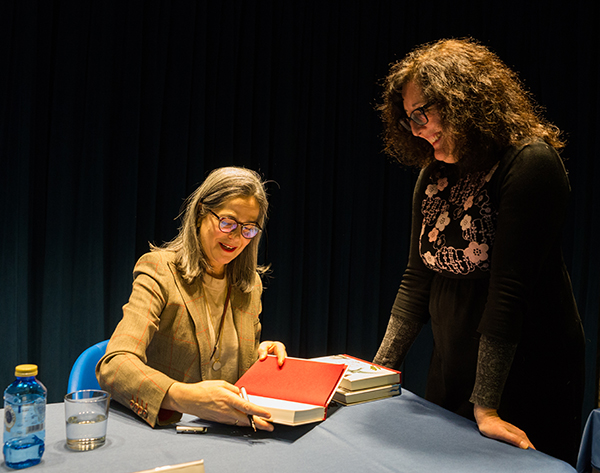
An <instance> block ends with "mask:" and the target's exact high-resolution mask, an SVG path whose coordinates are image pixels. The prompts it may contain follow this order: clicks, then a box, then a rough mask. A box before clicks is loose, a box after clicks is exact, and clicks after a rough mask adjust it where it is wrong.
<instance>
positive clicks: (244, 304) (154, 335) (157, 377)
mask: <svg viewBox="0 0 600 473" xmlns="http://www.w3.org/2000/svg"><path fill="white" fill-rule="evenodd" d="M174 256H175V254H174V253H173V252H168V251H155V252H150V253H147V254H145V255H144V256H142V257H141V258H140V259H139V261H138V262H137V264H136V265H135V268H134V271H133V278H134V280H133V289H132V292H131V296H130V298H129V302H128V303H127V304H125V306H123V318H122V320H121V321H120V322H119V324H118V325H117V328H116V329H115V331H114V333H113V335H112V337H111V338H110V342H109V343H108V346H107V350H106V354H105V355H104V357H103V358H102V359H101V360H100V361H99V362H98V365H97V367H96V376H97V378H98V382H99V383H100V386H102V388H103V389H105V390H106V391H108V392H109V393H110V394H111V395H112V397H113V398H114V399H115V400H117V401H118V402H119V403H121V404H123V405H125V406H129V407H130V408H131V409H132V410H133V411H134V412H136V413H137V414H138V415H139V416H140V417H142V418H143V419H145V420H146V421H147V422H148V423H149V424H150V425H151V426H153V427H154V426H155V425H156V423H159V424H163V423H169V422H176V421H178V420H179V419H180V418H181V415H180V414H177V413H175V414H173V415H171V416H170V418H168V417H169V416H168V415H167V416H166V417H167V418H168V419H167V418H165V412H164V411H162V412H161V416H160V420H159V419H158V416H159V410H160V405H161V404H162V401H163V398H164V396H165V394H166V393H167V390H168V389H169V387H170V386H171V384H173V383H174V382H175V381H180V382H185V383H196V382H199V381H202V380H203V379H206V378H207V370H208V369H210V367H209V359H210V355H211V352H212V348H213V347H212V345H211V343H210V335H209V328H208V324H209V323H210V322H209V317H208V314H207V313H206V304H205V302H204V293H203V291H202V283H201V282H194V283H192V284H187V283H186V282H185V281H184V280H183V279H182V278H181V275H180V273H179V271H178V270H177V268H176V267H175V264H174V262H173V261H174ZM261 295H262V282H261V279H260V277H259V275H258V274H257V275H256V279H255V285H254V288H253V290H252V292H251V293H248V294H244V293H242V292H241V291H239V290H236V289H232V291H231V302H230V303H231V308H232V312H233V323H234V325H235V327H236V330H237V335H238V340H239V376H241V375H242V374H243V373H245V372H246V370H247V369H248V368H249V367H250V366H251V365H252V364H253V363H254V362H255V361H256V359H257V358H258V353H257V350H258V345H259V342H260V331H261V324H260V320H259V314H260V312H261V310H262V305H261Z"/></svg>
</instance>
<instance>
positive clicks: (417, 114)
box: [400, 102, 433, 132]
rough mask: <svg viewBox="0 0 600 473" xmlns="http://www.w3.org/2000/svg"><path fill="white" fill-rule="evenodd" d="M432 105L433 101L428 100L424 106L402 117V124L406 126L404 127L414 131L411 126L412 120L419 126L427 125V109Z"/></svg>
mask: <svg viewBox="0 0 600 473" xmlns="http://www.w3.org/2000/svg"><path fill="white" fill-rule="evenodd" d="M432 105H433V102H428V103H426V104H425V105H423V106H422V107H419V108H415V109H414V110H413V111H412V112H411V114H410V115H409V116H408V117H404V118H401V119H400V124H401V125H402V126H403V127H404V129H406V130H408V131H410V132H412V128H411V126H410V122H411V120H412V121H413V122H415V123H416V124H417V125H419V126H423V125H427V124H428V123H429V118H427V114H426V113H425V110H427V109H428V108H429V107H431V106H432Z"/></svg>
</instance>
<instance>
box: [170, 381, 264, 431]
mask: <svg viewBox="0 0 600 473" xmlns="http://www.w3.org/2000/svg"><path fill="white" fill-rule="evenodd" d="M161 408H163V409H170V410H173V411H177V412H181V413H185V414H191V415H195V416H197V417H199V418H201V419H204V420H210V421H215V422H220V423H222V424H232V425H245V426H249V425H250V421H249V420H248V415H252V416H255V417H254V423H255V424H256V428H257V429H261V430H268V431H269V432H270V431H272V430H273V425H272V424H271V423H270V422H267V421H266V420H265V418H266V419H269V418H270V417H271V414H270V413H269V412H268V411H267V410H265V409H263V408H262V407H260V406H257V405H256V404H252V403H251V402H248V401H244V399H242V398H241V397H240V390H239V389H238V387H237V386H234V385H233V384H230V383H228V382H226V381H219V380H215V381H200V382H199V383H177V382H176V383H173V384H172V385H171V387H170V388H169V390H168V391H167V394H166V396H165V398H164V399H163V402H162V405H161Z"/></svg>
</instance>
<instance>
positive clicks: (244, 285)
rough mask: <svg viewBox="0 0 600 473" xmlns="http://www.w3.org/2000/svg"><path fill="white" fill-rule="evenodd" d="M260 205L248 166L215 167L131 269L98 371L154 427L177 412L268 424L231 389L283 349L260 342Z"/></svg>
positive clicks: (260, 188) (257, 183) (261, 194)
mask: <svg viewBox="0 0 600 473" xmlns="http://www.w3.org/2000/svg"><path fill="white" fill-rule="evenodd" d="M267 208H268V202H267V196H266V192H265V189H264V184H263V182H262V181H261V179H260V177H259V176H258V174H256V173H255V172H253V171H250V170H247V169H243V168H236V167H226V168H220V169H216V170H214V171H213V172H212V173H211V174H210V175H209V176H208V177H207V179H206V180H205V181H204V183H203V184H202V185H201V186H200V187H199V188H198V189H197V190H196V191H195V192H194V193H193V194H192V195H191V196H190V197H189V198H188V201H187V206H186V209H185V212H184V214H183V219H182V220H183V221H182V226H181V228H180V231H179V234H178V235H177V237H176V238H175V239H174V240H173V241H171V242H169V243H166V244H164V245H163V246H161V247H156V246H153V245H151V251H150V252H149V253H147V254H145V255H143V256H142V257H141V258H140V259H139V261H138V262H137V264H136V265H135V268H134V272H133V278H134V280H133V288H132V292H131V296H130V298H129V302H128V303H127V304H126V305H125V306H124V307H123V318H122V320H121V321H120V322H119V324H118V325H117V328H116V329H115V331H114V333H113V335H112V337H111V339H110V342H109V343H108V347H107V350H106V354H105V356H104V357H103V358H102V359H101V360H100V362H99V363H98V366H97V367H96V376H97V378H98V382H99V383H100V386H102V388H103V389H105V390H106V391H108V392H109V393H110V394H111V395H112V396H113V398H114V399H115V400H117V401H118V402H120V403H121V404H124V405H126V406H130V408H131V409H132V410H133V411H134V412H136V413H137V414H138V415H139V416H140V417H142V418H143V419H144V420H146V421H147V422H148V423H149V424H150V425H151V426H152V427H154V426H155V425H156V424H159V425H163V424H168V423H172V422H177V421H178V420H179V419H181V414H182V413H188V414H192V415H195V416H198V417H200V418H202V419H206V420H212V421H217V422H222V423H226V424H234V425H249V418H248V415H251V416H256V417H255V419H254V420H255V424H256V427H257V428H260V429H263V430H269V431H270V430H273V426H272V424H271V423H269V422H267V421H266V420H265V418H266V419H268V418H269V417H270V414H269V412H268V411H266V410H265V409H263V408H261V407H259V406H256V405H254V404H252V403H250V402H248V401H244V400H243V399H242V398H241V397H240V396H239V390H238V388H237V387H236V386H234V385H233V383H235V382H236V381H237V380H238V378H239V377H240V376H241V375H242V374H243V373H244V372H246V370H248V368H250V366H251V365H252V364H253V363H254V362H255V361H256V360H257V358H258V359H261V360H262V359H265V358H266V356H267V354H269V353H273V354H275V355H276V356H277V358H278V361H279V364H280V365H281V364H283V362H284V360H285V357H286V351H285V347H284V345H283V344H282V343H280V342H272V341H263V342H262V343H259V341H260V332H261V324H260V319H259V314H260V312H261V308H262V306H261V294H262V282H261V279H260V274H261V273H262V272H264V270H265V268H263V267H260V266H258V263H257V254H258V244H259V240H260V235H261V231H262V227H263V225H264V223H265V220H266V214H267Z"/></svg>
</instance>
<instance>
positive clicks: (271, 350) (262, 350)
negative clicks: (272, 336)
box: [258, 341, 287, 366]
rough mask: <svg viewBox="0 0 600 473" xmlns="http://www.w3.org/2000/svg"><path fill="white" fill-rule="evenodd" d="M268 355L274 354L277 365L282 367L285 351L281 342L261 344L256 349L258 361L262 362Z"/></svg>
mask: <svg viewBox="0 0 600 473" xmlns="http://www.w3.org/2000/svg"><path fill="white" fill-rule="evenodd" d="M268 354H274V355H276V356H277V363H278V364H279V366H283V363H284V361H285V358H286V356H287V352H286V351H285V345H284V344H283V343H281V342H271V341H265V342H262V343H261V344H260V345H259V347H258V359H259V360H260V361H262V360H264V359H265V358H266V357H267V355H268Z"/></svg>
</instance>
